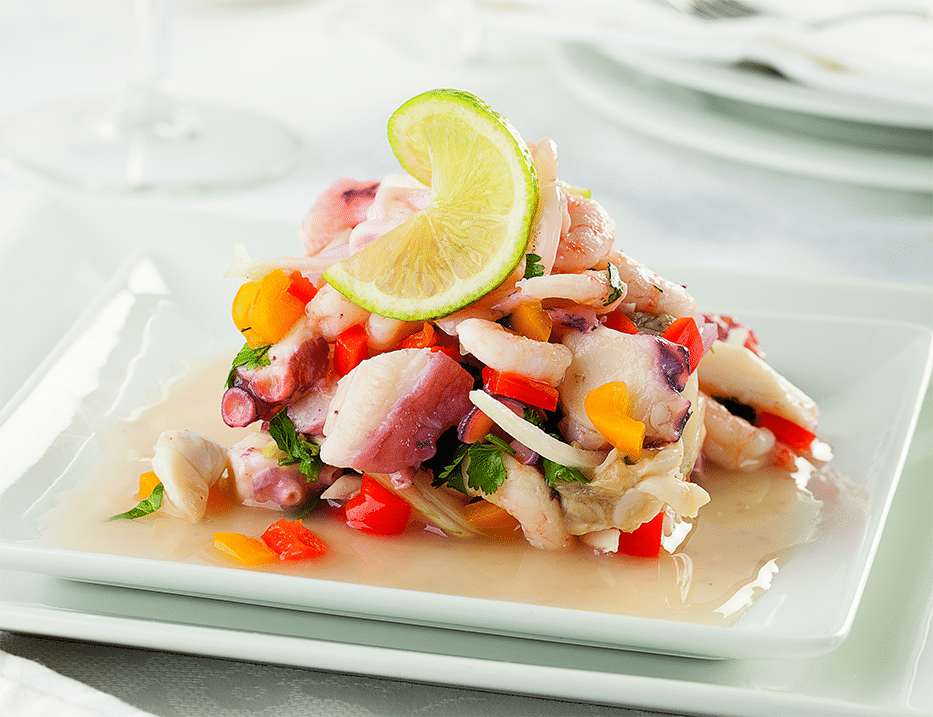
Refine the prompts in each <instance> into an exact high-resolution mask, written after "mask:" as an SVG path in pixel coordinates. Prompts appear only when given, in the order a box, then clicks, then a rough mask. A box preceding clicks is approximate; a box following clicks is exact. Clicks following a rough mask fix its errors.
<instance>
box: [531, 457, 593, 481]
mask: <svg viewBox="0 0 933 717" xmlns="http://www.w3.org/2000/svg"><path fill="white" fill-rule="evenodd" d="M541 467H542V468H543V469H544V480H546V481H547V484H548V485H549V486H551V488H554V487H555V486H556V485H557V484H558V483H569V482H571V481H577V482H578V483H589V481H588V480H587V479H586V478H585V477H584V476H583V474H582V473H581V472H580V471H579V470H577V469H576V468H570V467H568V466H562V465H561V464H560V463H555V462H554V461H552V460H550V459H549V458H545V457H544V456H541Z"/></svg>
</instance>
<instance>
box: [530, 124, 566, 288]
mask: <svg viewBox="0 0 933 717" xmlns="http://www.w3.org/2000/svg"><path fill="white" fill-rule="evenodd" d="M528 147H529V149H530V150H531V157H532V159H533V160H534V163H535V170H536V171H537V173H538V209H537V211H536V212H535V216H534V220H533V221H532V224H531V231H530V233H529V235H528V253H529V254H535V255H536V256H538V257H539V261H538V263H539V264H541V266H542V267H543V268H544V273H545V274H549V273H551V269H552V268H553V267H554V260H555V259H556V258H557V246H558V243H559V242H560V237H561V235H562V234H566V233H567V231H568V230H569V229H570V214H569V213H568V211H567V193H566V192H565V191H564V188H563V187H562V186H561V184H560V182H559V181H558V179H557V145H556V144H554V142H553V140H550V139H548V138H544V139H542V140H541V141H540V142H538V143H537V144H533V143H529V144H528Z"/></svg>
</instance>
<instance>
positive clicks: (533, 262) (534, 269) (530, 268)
mask: <svg viewBox="0 0 933 717" xmlns="http://www.w3.org/2000/svg"><path fill="white" fill-rule="evenodd" d="M535 276H544V267H543V266H542V265H541V257H540V256H538V255H537V254H526V255H525V278H526V279H531V278H533V277H535Z"/></svg>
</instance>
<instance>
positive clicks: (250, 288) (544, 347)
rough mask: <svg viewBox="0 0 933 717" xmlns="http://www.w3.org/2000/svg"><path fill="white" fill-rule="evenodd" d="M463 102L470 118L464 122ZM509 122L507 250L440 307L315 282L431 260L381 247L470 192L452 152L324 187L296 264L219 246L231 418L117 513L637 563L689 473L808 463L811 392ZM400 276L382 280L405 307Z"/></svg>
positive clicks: (240, 551) (246, 540) (310, 548)
mask: <svg viewBox="0 0 933 717" xmlns="http://www.w3.org/2000/svg"><path fill="white" fill-rule="evenodd" d="M463 94H464V95H465V94H466V93H463ZM426 96H427V97H428V98H429V99H435V98H436V97H437V95H436V94H432V93H426ZM470 97H471V96H467V98H468V99H469V98H470ZM441 99H443V97H442V98H441ZM477 102H478V101H477ZM477 107H478V108H479V109H476V108H477ZM484 107H485V106H484V105H481V104H479V105H476V106H474V107H473V108H472V109H476V111H477V112H478V113H479V114H481V115H482V117H481V120H482V121H484V122H485V121H487V120H489V116H488V113H487V114H483V112H485V109H484ZM493 120H495V121H497V122H499V121H500V120H499V118H498V116H493ZM441 124H443V122H441ZM480 126H481V125H480ZM461 129H462V128H461ZM457 131H461V130H457ZM478 134H480V135H481V134H482V133H481V132H478ZM513 134H514V136H515V145H514V147H512V145H508V146H509V147H510V148H511V149H510V150H509V151H513V150H514V152H515V153H516V156H518V157H520V158H523V161H524V162H525V164H523V165H521V166H522V167H524V169H523V170H522V172H523V173H522V174H521V176H520V177H519V180H520V181H521V182H524V184H522V185H521V186H522V187H531V188H532V189H533V190H534V191H533V196H531V199H530V200H529V201H530V205H529V206H528V207H526V209H527V210H528V211H527V212H526V214H527V221H526V222H525V223H524V224H522V223H521V222H518V239H517V240H515V241H517V246H518V247H519V251H517V252H515V253H514V255H515V258H514V259H511V260H508V259H506V260H503V259H502V258H501V257H502V256H503V254H502V253H501V252H500V253H498V254H495V255H491V258H489V261H497V262H499V261H505V264H506V265H505V266H504V269H503V274H504V276H505V278H504V279H501V280H500V279H498V278H497V279H496V281H495V283H494V285H492V286H489V287H484V288H483V290H482V291H481V293H480V294H479V295H478V296H471V295H468V294H469V292H464V294H465V295H464V297H462V299H461V301H460V302H459V304H457V305H456V306H455V308H454V310H451V311H445V312H443V313H438V314H437V315H432V316H429V317H421V318H418V317H413V316H412V314H411V313H410V312H409V313H406V312H405V310H402V309H399V308H398V305H401V304H398V305H392V306H390V307H389V309H390V310H388V311H384V312H382V313H380V311H379V306H378V301H379V300H378V299H372V298H371V295H369V294H366V295H365V296H364V293H360V296H364V300H356V299H355V295H354V288H355V285H353V284H350V285H349V286H350V287H351V290H347V289H346V286H347V285H346V284H345V285H343V286H341V287H340V290H338V287H336V286H335V285H334V283H340V282H331V280H330V277H331V275H332V273H333V270H334V267H338V266H345V265H346V264H345V262H347V261H348V260H350V259H352V258H353V257H358V256H359V255H360V252H363V251H367V248H368V250H369V251H370V255H369V257H370V258H369V260H368V264H369V266H370V267H371V269H370V270H369V271H370V274H369V275H366V274H365V272H364V273H363V274H358V275H355V276H356V279H357V280H358V281H359V282H360V283H361V284H366V283H367V282H368V284H372V283H374V282H375V283H378V281H379V280H380V277H383V276H385V275H386V274H387V273H388V274H391V273H392V272H393V271H394V266H395V265H394V264H393V263H392V262H393V259H392V257H394V256H396V255H398V256H404V257H405V259H404V261H407V262H408V263H409V264H411V265H412V266H413V267H415V270H417V269H418V267H419V266H423V265H430V264H431V263H432V262H435V263H439V258H438V257H446V258H445V259H444V261H448V259H449V256H450V250H449V247H446V248H445V247H442V248H441V249H438V250H436V251H434V250H433V249H431V248H430V246H431V245H423V244H421V245H419V244H416V243H414V242H411V241H409V243H408V244H407V245H406V249H405V252H403V253H399V252H397V251H396V248H397V246H396V245H397V244H398V243H399V242H400V241H402V239H404V240H406V241H408V240H410V238H411V235H412V231H413V230H411V227H412V226H415V225H416V224H417V223H418V222H419V221H422V219H423V217H425V216H434V215H431V212H432V211H435V212H436V211H437V209H436V207H437V206H439V205H440V204H443V203H444V202H443V201H441V200H443V199H444V198H445V197H450V196H451V195H452V194H455V193H457V192H463V193H469V192H471V191H473V190H472V189H470V185H469V176H470V172H471V168H470V167H469V166H466V167H461V168H459V169H457V171H458V172H460V174H461V175H462V176H465V177H467V179H466V180H462V181H460V182H459V183H454V182H445V186H443V187H439V186H437V184H439V183H440V179H441V178H442V177H441V176H440V175H441V173H440V171H439V170H438V169H437V168H436V167H435V173H434V175H433V179H432V175H430V174H429V175H427V177H426V178H427V180H428V181H425V177H424V176H422V177H421V178H419V177H417V176H412V174H411V173H409V174H398V175H390V176H386V177H383V178H382V179H379V180H365V181H357V180H354V179H339V180H337V181H335V182H334V183H333V184H332V185H331V186H330V187H329V188H327V189H326V190H325V191H324V192H323V193H322V194H321V195H320V196H319V197H318V198H317V200H316V201H315V202H314V203H313V205H312V206H311V208H310V209H309V211H308V213H307V216H306V217H305V218H304V220H303V222H302V224H301V227H300V243H301V248H302V250H303V256H298V257H283V258H279V259H250V258H249V256H248V255H247V254H246V251H245V249H244V248H242V247H238V248H237V253H236V257H235V261H234V264H233V266H232V267H231V268H230V270H229V272H228V276H234V277H239V278H241V280H242V284H241V286H240V288H239V290H238V292H237V293H236V296H235V298H234V300H233V307H232V315H233V321H234V324H235V325H236V327H237V328H238V329H239V330H240V332H241V333H242V334H243V337H244V339H245V344H244V346H243V348H242V350H241V351H240V352H239V353H238V355H237V356H236V358H235V360H234V361H233V365H232V367H231V369H230V373H229V376H228V377H227V387H226V391H225V393H224V394H223V399H222V402H221V406H220V411H221V414H222V416H223V420H224V421H225V422H226V424H227V425H229V426H233V427H243V428H246V427H249V428H250V429H251V430H249V431H247V432H245V436H246V437H244V438H243V439H242V440H240V441H239V442H238V443H236V444H235V445H232V446H224V445H220V444H219V443H217V442H215V441H213V440H211V439H209V438H206V437H203V436H200V435H196V434H194V433H192V432H190V431H186V430H168V431H165V432H163V433H162V435H161V436H160V437H159V439H158V442H157V443H156V444H155V447H154V455H153V457H152V472H151V473H147V474H144V476H143V479H144V481H146V480H148V481H149V487H148V488H147V489H146V494H147V495H148V496H149V497H148V498H146V499H145V500H144V501H143V502H142V503H140V505H139V506H137V507H136V508H135V509H133V510H132V511H129V512H128V513H126V514H123V515H122V516H119V517H121V518H134V517H138V516H142V515H146V514H148V513H151V512H153V511H155V510H159V511H161V512H164V513H168V514H169V515H172V516H176V517H178V518H181V519H185V520H188V521H200V520H203V519H204V518H205V511H206V507H207V505H208V502H209V499H210V498H211V496H212V494H213V493H216V492H218V491H219V492H221V493H223V494H224V495H226V497H227V498H228V499H230V500H232V501H233V502H234V503H236V504H242V505H246V506H261V507H266V508H269V507H272V508H275V509H277V510H281V511H283V512H282V517H281V520H278V521H276V522H275V523H274V524H272V525H271V526H270V527H269V529H268V530H267V531H266V532H265V533H263V534H262V535H240V534H237V533H217V534H215V535H214V545H215V547H217V548H219V549H221V550H222V551H224V552H225V553H226V554H228V556H230V557H231V558H232V559H236V560H239V561H240V562H242V563H246V564H255V563H259V562H265V561H273V560H282V559H301V558H313V557H314V556H319V555H323V554H324V553H326V551H327V546H326V544H325V543H324V541H323V540H321V539H320V538H319V537H317V536H316V535H315V534H314V533H312V532H311V531H310V530H309V529H308V528H307V527H305V525H304V523H303V522H302V521H303V520H304V519H305V518H306V517H307V516H309V515H313V513H314V511H317V510H328V511H331V512H332V513H333V514H334V515H335V516H338V518H337V519H340V520H343V521H345V522H346V524H347V525H348V526H350V527H351V528H354V529H356V530H359V531H362V532H365V533H370V534H376V535H397V534H400V533H402V532H404V531H406V530H421V529H425V527H426V526H427V528H428V529H429V530H431V531H432V532H435V533H439V534H443V535H445V536H449V537H450V538H452V539H453V538H466V539H469V538H480V539H482V538H485V539H497V540H504V539H524V540H527V541H528V542H529V543H530V544H531V545H533V546H535V547H536V548H541V549H545V550H555V549H564V548H569V547H570V546H573V545H575V544H576V545H582V546H584V547H585V549H592V550H595V551H597V552H599V553H617V552H619V553H625V554H630V555H637V556H647V557H651V556H657V555H658V554H659V552H660V551H661V550H662V543H663V541H664V537H665V536H666V535H669V534H671V533H672V531H673V530H674V529H675V528H676V526H677V524H678V523H679V522H681V521H684V520H688V519H692V518H695V517H696V516H697V513H698V510H699V509H700V507H701V506H703V505H704V504H705V503H706V502H708V500H709V496H708V494H707V493H706V491H705V490H704V489H703V488H702V485H701V484H702V481H701V480H700V476H701V475H702V469H703V465H704V464H706V463H708V462H712V463H715V464H718V465H720V466H723V467H725V468H727V469H729V470H732V471H736V472H737V474H741V473H742V472H747V471H757V470H760V469H762V468H764V467H767V466H771V465H777V466H782V467H786V468H788V469H793V467H794V465H795V462H796V461H797V459H798V457H801V456H802V457H805V458H810V457H811V456H810V451H811V445H812V444H813V443H814V441H815V439H816V432H817V419H818V412H817V406H816V404H815V403H814V401H813V400H811V399H810V398H809V397H807V396H806V395H805V394H804V393H803V392H802V391H800V390H799V389H798V388H796V387H795V386H794V385H792V384H791V383H790V382H789V381H788V380H787V379H785V378H784V377H782V376H781V375H779V374H778V373H777V372H776V371H775V370H774V369H773V368H771V367H770V366H769V365H768V363H767V362H766V361H765V358H764V353H763V352H762V350H761V348H760V347H759V345H758V342H757V340H756V337H755V334H754V332H753V330H752V329H751V328H750V327H748V326H745V325H743V324H742V323H740V322H739V321H738V320H736V319H734V318H732V317H729V316H723V315H714V314H709V313H703V311H702V309H701V308H699V307H698V306H697V305H696V302H695V301H694V299H693V298H692V297H691V296H690V294H689V293H688V292H687V290H686V289H685V288H684V287H683V286H681V285H679V284H677V283H675V282H672V281H669V280H667V279H665V278H663V277H661V276H658V275H657V274H655V273H654V272H652V271H651V270H650V269H649V268H647V267H646V266H644V265H643V264H641V263H639V262H638V261H637V260H636V259H634V258H633V257H631V256H628V255H627V254H626V253H625V251H624V250H623V249H620V248H618V247H617V244H618V243H619V242H618V241H617V239H618V237H617V236H616V224H615V222H614V221H613V219H612V217H610V216H609V214H608V213H607V212H606V210H605V209H604V208H603V207H602V206H601V205H600V204H599V202H598V201H596V200H595V199H593V198H592V197H591V196H590V194H589V192H588V191H586V190H585V189H581V188H579V187H575V186H573V185H570V184H568V183H566V182H564V181H562V180H561V178H560V177H559V174H558V157H557V149H556V145H555V143H554V142H553V141H551V140H549V139H543V140H541V141H539V142H537V143H526V142H524V141H523V140H521V139H520V138H519V137H518V136H517V133H513ZM481 139H482V136H480V137H479V138H476V137H474V138H473V139H472V140H470V141H471V142H476V143H478V142H480V140H481ZM394 148H395V147H394ZM489 152H492V150H489ZM396 153H397V154H399V152H398V150H397V151H396ZM406 168H407V167H406ZM484 181H486V180H484ZM508 181H514V176H513V178H512V179H509V180H508ZM506 183H507V182H506ZM513 194H515V192H513ZM515 201H517V200H515ZM445 206H446V205H445ZM494 210H495V207H494ZM458 211H460V212H461V214H460V215H458V216H457V217H456V221H455V222H451V223H452V224H455V225H456V226H465V225H467V224H469V225H471V226H479V227H480V229H479V230H478V231H487V230H486V229H485V228H483V227H484V223H483V222H484V221H485V219H486V217H484V216H482V214H481V212H482V203H475V204H468V206H467V207H466V209H464V208H462V207H460V208H459V209H458ZM495 211H498V210H495ZM422 224H424V225H427V224H431V225H432V226H433V225H434V223H432V222H422ZM510 226H511V225H510ZM405 232H408V233H407V234H406V233H405ZM432 236H433V235H432ZM399 237H402V239H399ZM435 240H436V241H437V242H440V243H441V244H443V242H444V241H445V239H444V237H443V236H442V237H440V238H439V239H436V238H435ZM508 241H513V239H508ZM393 242H394V243H393ZM504 242H505V240H501V241H500V240H497V245H498V244H501V243H504ZM425 246H428V249H425V248H424V247H425ZM457 251H458V252H460V253H468V252H469V251H470V247H463V246H460V247H458V248H457ZM489 251H490V252H499V248H498V246H497V247H496V248H492V249H489ZM445 252H446V253H445ZM373 257H376V259H375V261H374V260H373ZM379 257H382V259H381V261H380V260H379ZM480 259H484V257H480ZM395 261H396V263H400V262H401V261H402V260H395ZM479 263H482V261H480V262H479ZM374 264H375V265H374ZM421 270H422V271H438V270H437V267H432V266H428V269H421ZM461 273H465V272H461ZM333 276H335V277H336V276H338V274H336V273H333ZM457 281H459V279H458V280H457ZM368 284H367V285H368ZM448 284H450V282H448ZM398 285H400V286H402V289H397V288H392V289H389V290H384V291H385V292H386V293H387V294H388V293H390V292H391V291H394V292H396V294H397V295H398V296H401V297H402V299H400V301H401V302H402V304H404V300H405V296H406V294H405V282H398ZM453 285H454V286H457V283H456V281H455V282H454V283H453ZM393 286H394V285H393ZM429 290H430V289H429ZM361 292H362V290H361ZM435 293H436V292H435ZM411 303H412V305H415V304H417V303H418V302H417V301H414V300H413V301H412V302H411ZM736 479H737V480H740V479H741V477H740V476H739V475H737V477H736ZM697 480H700V482H697ZM150 491H151V493H150Z"/></svg>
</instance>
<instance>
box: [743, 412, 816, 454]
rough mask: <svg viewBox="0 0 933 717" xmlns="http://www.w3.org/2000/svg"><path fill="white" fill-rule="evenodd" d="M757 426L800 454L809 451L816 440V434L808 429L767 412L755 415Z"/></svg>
mask: <svg viewBox="0 0 933 717" xmlns="http://www.w3.org/2000/svg"><path fill="white" fill-rule="evenodd" d="M755 425H756V426H758V427H759V428H767V429H768V430H769V431H771V433H773V434H774V437H775V438H777V439H778V440H779V441H780V442H781V443H783V444H784V445H786V446H789V447H790V448H792V449H793V450H795V451H798V452H800V453H806V452H807V451H809V450H810V444H811V443H813V441H814V440H816V434H814V433H810V431H808V430H807V429H806V428H803V427H801V426H798V425H797V424H796V423H793V422H791V421H788V420H787V419H786V418H782V417H781V416H778V415H776V414H774V413H768V412H766V411H758V412H757V413H756V414H755Z"/></svg>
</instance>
